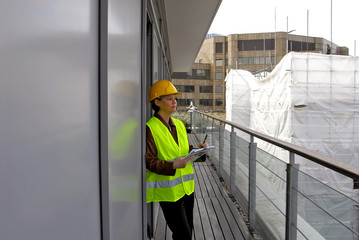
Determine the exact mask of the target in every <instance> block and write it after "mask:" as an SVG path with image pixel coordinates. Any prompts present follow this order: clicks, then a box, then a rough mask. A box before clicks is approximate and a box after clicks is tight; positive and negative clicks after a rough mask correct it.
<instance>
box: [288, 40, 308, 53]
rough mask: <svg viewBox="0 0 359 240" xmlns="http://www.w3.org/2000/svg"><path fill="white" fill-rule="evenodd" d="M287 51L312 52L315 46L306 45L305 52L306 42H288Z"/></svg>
mask: <svg viewBox="0 0 359 240" xmlns="http://www.w3.org/2000/svg"><path fill="white" fill-rule="evenodd" d="M288 50H289V51H296V52H300V51H314V50H315V44H314V43H308V50H307V42H299V41H288Z"/></svg>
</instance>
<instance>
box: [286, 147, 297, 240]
mask: <svg viewBox="0 0 359 240" xmlns="http://www.w3.org/2000/svg"><path fill="white" fill-rule="evenodd" d="M294 165H295V164H294V153H292V152H290V153H289V163H288V164H287V192H286V196H287V197H286V218H285V239H286V240H296V239H297V196H298V194H297V191H296V190H295V189H297V188H298V171H297V169H296V168H295V167H293V166H294Z"/></svg>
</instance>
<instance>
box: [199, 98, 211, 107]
mask: <svg viewBox="0 0 359 240" xmlns="http://www.w3.org/2000/svg"><path fill="white" fill-rule="evenodd" d="M199 105H200V106H213V99H200V100H199Z"/></svg>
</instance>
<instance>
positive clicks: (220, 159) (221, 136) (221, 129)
mask: <svg viewBox="0 0 359 240" xmlns="http://www.w3.org/2000/svg"><path fill="white" fill-rule="evenodd" d="M222 125H223V124H222V123H220V124H219V143H218V148H219V149H218V154H219V156H218V171H219V175H220V176H222V173H221V172H222V168H223V152H224V151H223V148H224V126H222Z"/></svg>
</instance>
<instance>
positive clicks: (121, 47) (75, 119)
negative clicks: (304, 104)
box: [0, 0, 221, 240]
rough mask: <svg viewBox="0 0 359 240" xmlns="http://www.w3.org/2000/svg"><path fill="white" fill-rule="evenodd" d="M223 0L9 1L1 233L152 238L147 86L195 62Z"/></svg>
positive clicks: (39, 238)
mask: <svg viewBox="0 0 359 240" xmlns="http://www.w3.org/2000/svg"><path fill="white" fill-rule="evenodd" d="M220 4H221V0H214V1H206V0H196V1H176V0H101V1H98V0H82V1H65V2H64V1H62V0H52V1H40V0H27V1H18V0H14V1H1V8H0V15H1V24H0V35H1V40H0V52H1V54H0V63H1V64H0V112H1V114H0V166H1V167H0V196H1V197H0V212H1V214H0V223H1V224H0V239H6V240H18V239H28V240H48V239H52V240H63V239H79V240H82V239H85V240H99V239H101V240H120V239H131V240H132V239H136V240H137V239H153V230H154V229H155V223H156V220H157V216H158V205H157V204H146V185H145V176H146V172H145V171H146V166H145V159H144V156H145V150H146V146H145V138H146V137H145V136H146V130H145V126H146V122H147V120H148V119H149V118H150V117H151V115H152V109H151V106H150V104H149V103H148V102H147V99H148V97H147V96H148V90H149V86H150V85H152V83H154V82H156V81H158V80H159V79H163V78H169V77H170V75H171V73H172V72H173V71H176V72H181V71H182V72H183V71H185V72H186V71H188V69H190V68H191V66H192V63H193V61H194V59H195V57H196V54H197V53H198V51H199V47H200V45H201V43H202V42H203V40H204V39H205V36H206V33H207V31H208V28H209V26H210V25H211V22H212V20H213V18H214V16H215V14H216V12H217V9H218V8H219V5H220ZM189 34H190V35H191V38H188V35H189Z"/></svg>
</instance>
